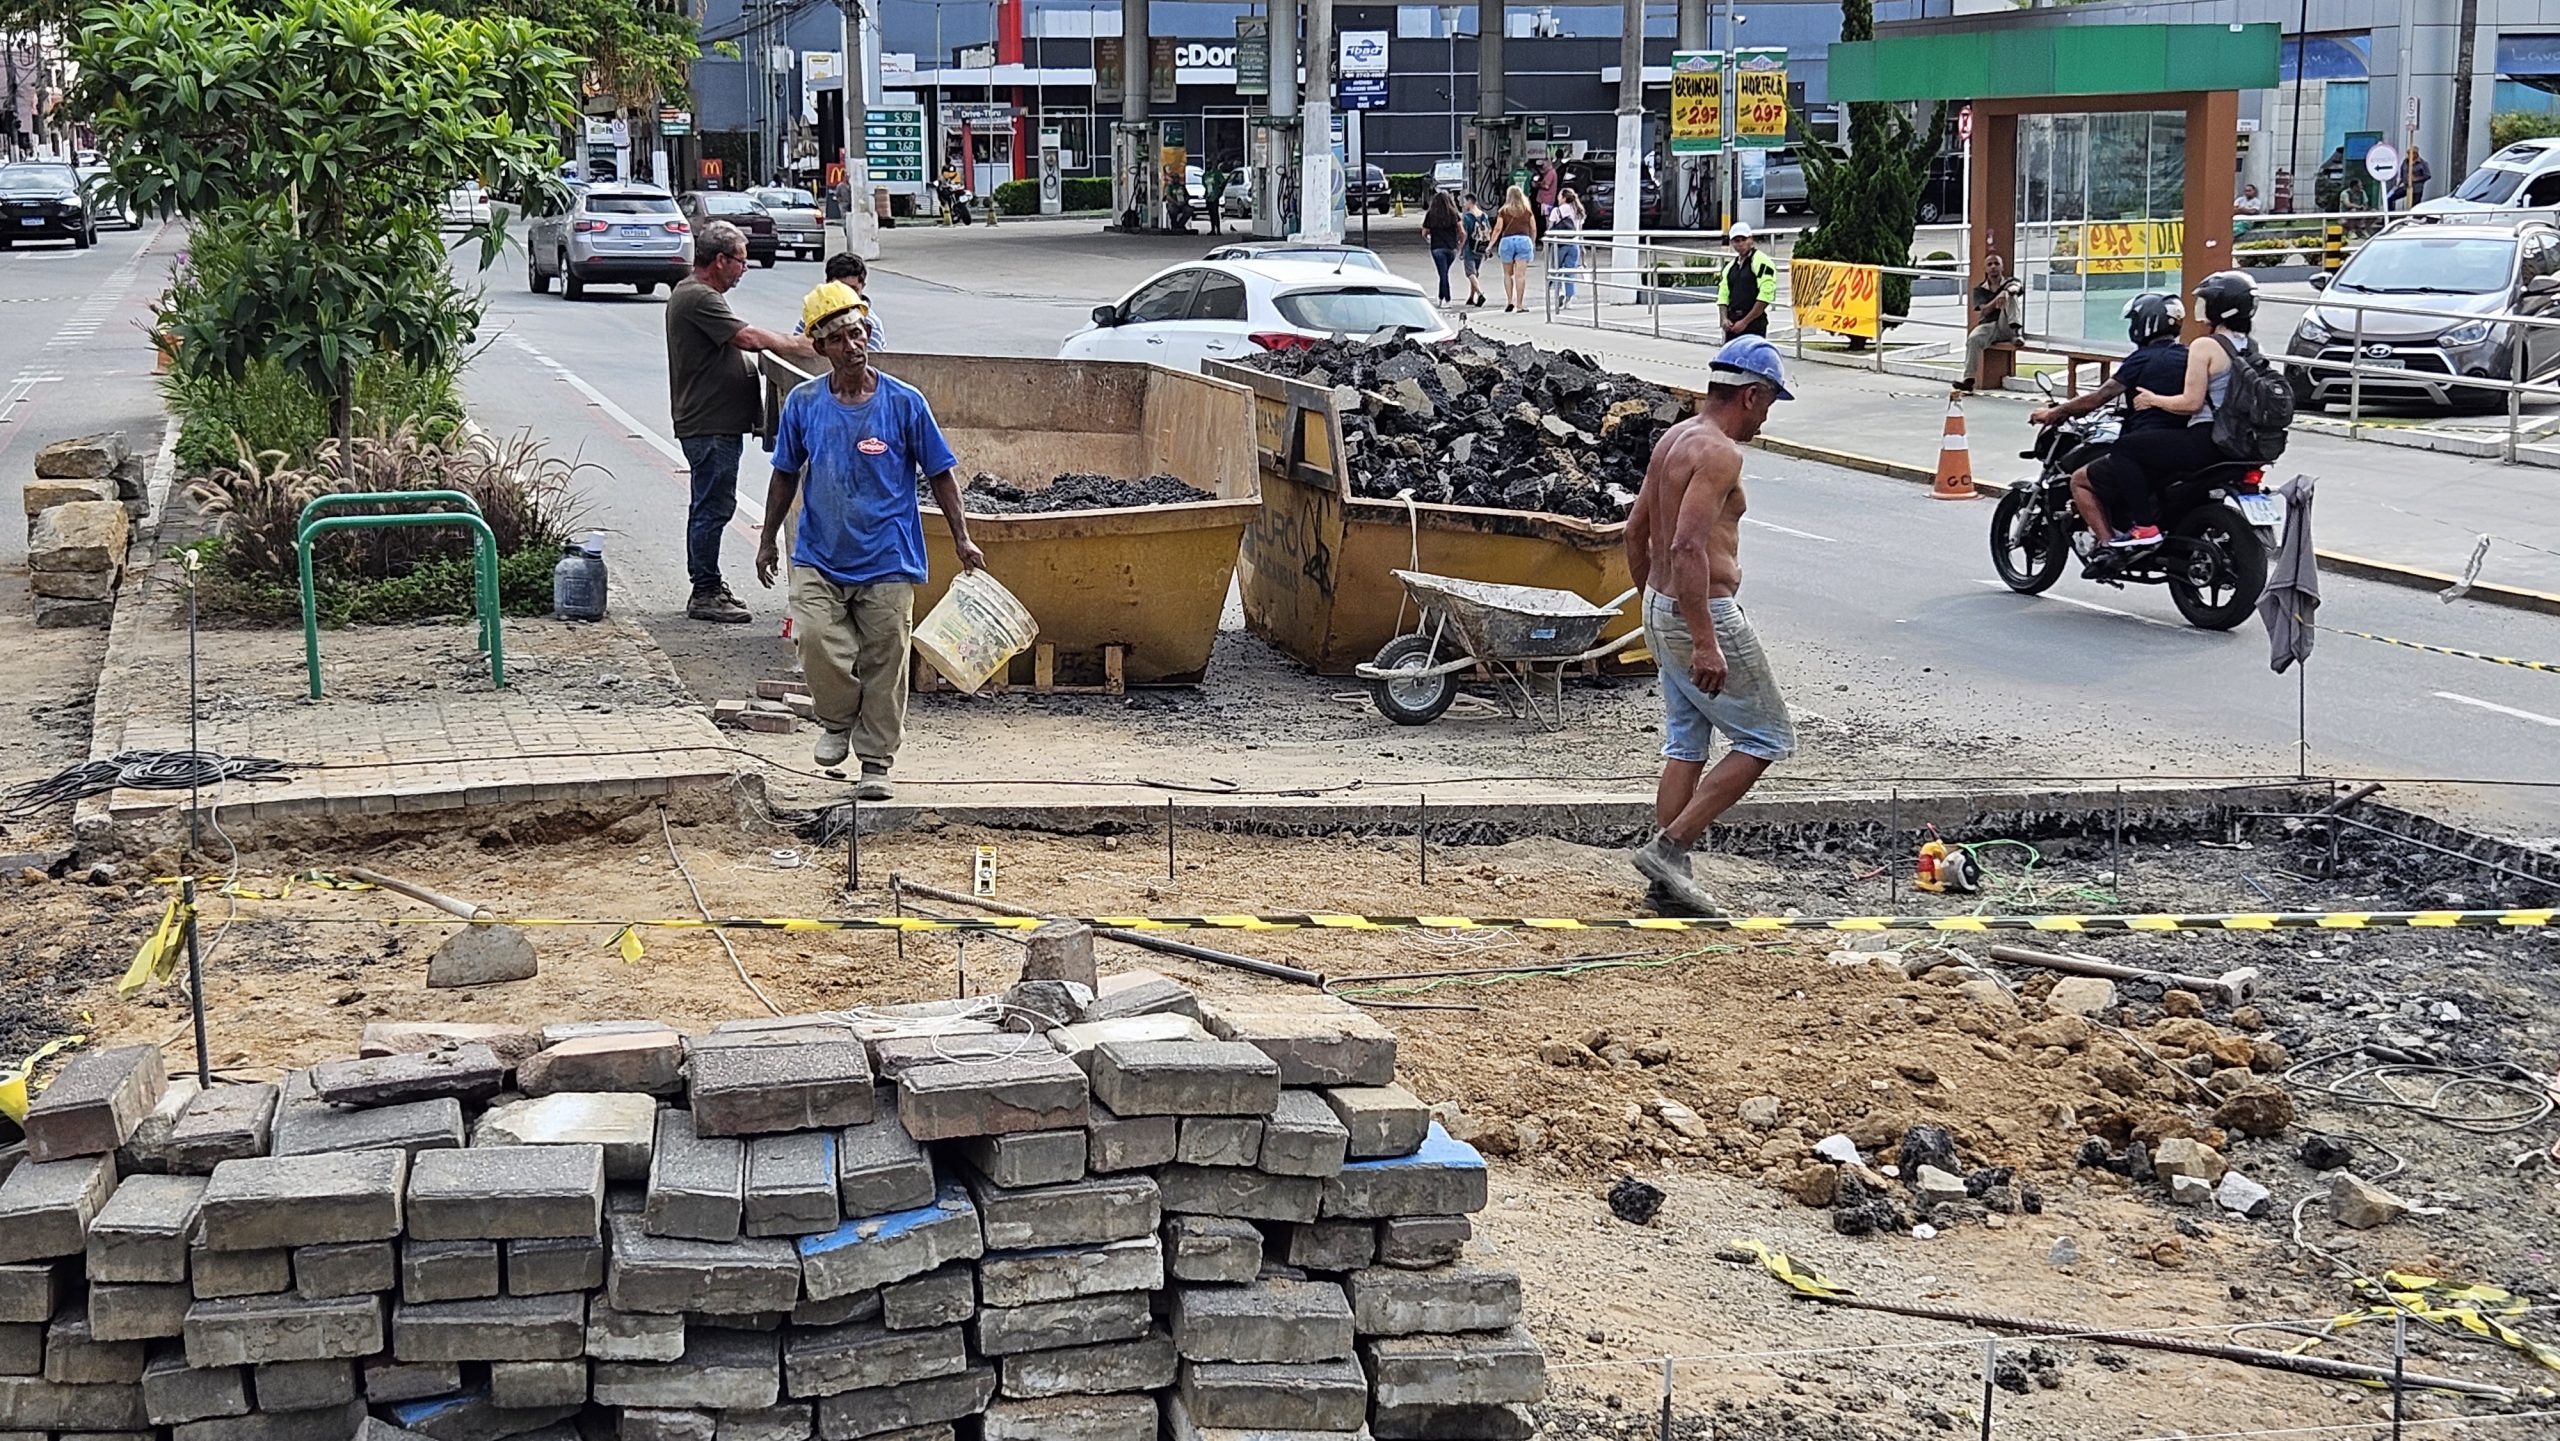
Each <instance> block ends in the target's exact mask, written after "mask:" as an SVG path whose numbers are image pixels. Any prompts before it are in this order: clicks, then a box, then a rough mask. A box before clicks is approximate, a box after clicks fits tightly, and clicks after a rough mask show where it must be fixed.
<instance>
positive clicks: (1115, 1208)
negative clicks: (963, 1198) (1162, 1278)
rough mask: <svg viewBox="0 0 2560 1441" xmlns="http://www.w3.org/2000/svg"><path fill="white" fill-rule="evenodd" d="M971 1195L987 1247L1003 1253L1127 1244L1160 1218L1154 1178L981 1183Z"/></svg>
mask: <svg viewBox="0 0 2560 1441" xmlns="http://www.w3.org/2000/svg"><path fill="white" fill-rule="evenodd" d="M970 1193H971V1194H972V1195H973V1196H975V1197H976V1198H977V1202H978V1209H979V1211H980V1212H981V1213H982V1214H983V1217H984V1221H985V1226H986V1241H987V1245H988V1246H990V1247H992V1248H994V1249H997V1250H1004V1251H1036V1250H1042V1249H1046V1248H1048V1247H1052V1246H1091V1245H1099V1244H1100V1243H1102V1242H1105V1241H1122V1240H1127V1239H1128V1238H1130V1237H1132V1236H1144V1235H1148V1234H1150V1233H1151V1232H1153V1231H1154V1230H1155V1228H1156V1222H1157V1221H1158V1220H1159V1219H1160V1218H1161V1208H1160V1204H1159V1201H1160V1198H1159V1193H1158V1189H1157V1186H1156V1182H1155V1179H1154V1178H1153V1177H1150V1176H1144V1175H1117V1176H1091V1177H1087V1178H1086V1179H1084V1180H1081V1181H1070V1182H1068V1183H1066V1184H1065V1185H1060V1186H1031V1187H1023V1188H1019V1189H1017V1188H1013V1187H1007V1186H997V1185H991V1184H989V1183H987V1182H984V1181H981V1182H978V1183H977V1184H975V1185H973V1186H971V1187H970Z"/></svg>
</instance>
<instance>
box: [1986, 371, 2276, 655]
mask: <svg viewBox="0 0 2560 1441" xmlns="http://www.w3.org/2000/svg"><path fill="white" fill-rule="evenodd" d="M2048 393H2050V387H2048ZM2123 419H2124V417H2123V411H2122V409H2121V407H2117V406H2110V407H2107V408H2104V409H2100V410H2094V411H2091V412H2090V413H2088V414H2087V415H2082V416H2076V417H2073V418H2071V419H2067V420H2062V421H2058V422H2056V423H2054V424H2052V425H2049V426H2046V427H2044V428H2043V429H2041V430H2040V431H2038V432H2037V434H2036V442H2035V445H2034V447H2033V448H2032V449H2029V450H2022V451H2020V452H2018V454H2019V456H2020V458H2021V459H2026V460H2033V461H2037V462H2040V465H2039V468H2038V470H2037V473H2036V476H2035V478H2034V479H2033V480H2029V481H2025V482H2022V483H2020V484H2018V485H2015V486H2012V487H2010V489H2009V492H2008V494H2006V495H2003V496H2002V497H2000V503H1999V505H1998V506H1996V507H1994V508H1993V510H1992V512H1991V565H1992V568H1993V569H1994V570H1996V571H1998V572H1999V573H2000V580H2001V582H2002V583H2003V584H2005V585H2007V586H2008V587H2009V589H2011V590H2014V591H2016V592H2018V593H2019V594H2020V595H2037V594H2040V593H2042V592H2043V591H2045V590H2047V589H2049V588H2051V587H2052V585H2053V583H2054V582H2055V581H2057V580H2060V579H2061V578H2062V572H2063V568H2064V567H2065V566H2067V565H2069V564H2070V562H2071V560H2072V559H2073V557H2074V556H2075V555H2077V556H2078V557H2079V558H2081V559H2083V560H2086V559H2088V558H2089V557H2090V556H2091V555H2093V554H2095V553H2096V549H2097V541H2096V538H2095V537H2093V536H2091V535H2090V534H2089V527H2088V524H2087V522H2085V521H2083V520H2082V519H2081V518H2080V512H2079V510H2078V509H2077V508H2076V507H2075V506H2073V505H2072V503H2071V475H2072V472H2074V471H2076V470H2079V469H2080V468H2081V467H2082V466H2085V465H2087V464H2089V462H2091V461H2093V460H2095V459H2097V458H2098V457H2099V456H2102V455H2105V454H2106V453H2107V452H2108V451H2109V450H2111V449H2113V448H2114V446H2115V443H2116V438H2117V436H2118V434H2119V433H2120V432H2121V428H2122V425H2123ZM2265 476H2266V472H2265V467H2264V466H2263V465H2261V464H2260V463H2259V462H2257V461H2246V460H2226V461H2221V462H2218V463H2216V464H2213V465H2209V466H2206V467H2205V468H2204V469H2203V470H2201V471H2198V472H2196V473H2195V474H2193V475H2186V476H2181V477H2179V478H2178V479H2177V480H2176V481H2174V482H2172V483H2171V484H2170V485H2169V486H2168V488H2167V489H2166V491H2165V492H2164V493H2163V494H2162V496H2161V499H2160V513H2161V515H2162V516H2163V517H2164V518H2165V519H2166V520H2167V521H2168V524H2166V525H2164V526H2163V527H2162V528H2161V529H2162V534H2161V538H2160V543H2159V544H2158V545H2156V546H2148V547H2144V548H2142V549H2138V550H2113V551H2109V552H2108V553H2107V554H2108V556H2109V557H2111V558H2112V559H2113V561H2114V563H2113V565H2112V566H2111V567H2109V568H2107V569H2103V570H2100V571H2098V572H2097V573H2094V574H2092V575H2091V576H2090V577H2089V578H2090V579H2092V580H2095V581H2099V582H2101V583H2102V584H2106V585H2113V586H2119V587H2120V586H2124V585H2127V584H2132V585H2165V586H2167V587H2168V588H2169V598H2170V599H2171V600H2172V601H2174V602H2176V603H2177V607H2178V613H2179V614H2180V615H2183V616H2185V617H2186V618H2187V623H2188V624H2189V625H2192V626H2195V627H2197V628H2199V629H2202V630H2229V629H2231V628H2232V627H2233V626H2236V625H2238V624H2240V622H2242V621H2244V620H2246V619H2248V618H2249V615H2250V613H2251V612H2252V611H2254V610H2256V609H2257V606H2258V597H2259V595H2260V593H2261V592H2263V591H2264V590H2265V589H2266V586H2267V564H2268V561H2269V559H2270V557H2272V556H2273V555H2274V553H2275V550H2276V548H2277V546H2278V545H2280V544H2281V543H2282V541H2283V539H2284V527H2285V498H2284V497H2283V496H2282V495H2280V494H2277V493H2276V492H2274V491H2272V490H2268V489H2265V488H2263V487H2264V483H2265ZM2102 564H2103V562H2102Z"/></svg>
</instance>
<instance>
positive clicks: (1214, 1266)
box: [1164, 1216, 1262, 1284]
mask: <svg viewBox="0 0 2560 1441" xmlns="http://www.w3.org/2000/svg"><path fill="white" fill-rule="evenodd" d="M1164 1251H1165V1269H1166V1270H1167V1271H1169V1272H1170V1273H1171V1274H1172V1276H1173V1279H1175V1280H1177V1281H1210V1282H1217V1283H1221V1284H1235V1283H1240V1282H1244V1281H1250V1280H1252V1279H1253V1278H1254V1277H1256V1276H1259V1275H1261V1274H1262V1228H1261V1227H1259V1226H1256V1225H1255V1224H1253V1223H1252V1222H1251V1221H1243V1220H1236V1219H1233V1218H1230V1217H1226V1216H1167V1217H1165V1219H1164Z"/></svg>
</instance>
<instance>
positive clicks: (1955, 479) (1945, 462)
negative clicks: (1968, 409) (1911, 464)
mask: <svg viewBox="0 0 2560 1441" xmlns="http://www.w3.org/2000/svg"><path fill="white" fill-rule="evenodd" d="M1973 497H1974V489H1973V447H1972V446H1971V445H1970V444H1968V443H1967V442H1966V440H1965V438H1964V406H1963V404H1962V397H1961V396H1959V395H1957V394H1956V393H1955V392H1953V391H1950V392H1948V394H1947V429H1946V434H1945V435H1944V436H1943V437H1941V438H1940V439H1939V441H1938V473H1937V474H1936V475H1935V476H1932V477H1931V478H1930V481H1929V498H1930V499H1932V500H1971V499H1973Z"/></svg>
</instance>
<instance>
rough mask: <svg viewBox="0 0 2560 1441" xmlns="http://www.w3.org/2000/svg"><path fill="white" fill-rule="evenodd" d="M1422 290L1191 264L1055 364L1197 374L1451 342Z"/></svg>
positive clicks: (1333, 268) (1367, 273)
mask: <svg viewBox="0 0 2560 1441" xmlns="http://www.w3.org/2000/svg"><path fill="white" fill-rule="evenodd" d="M1456 334H1457V331H1456V330H1454V329H1452V328H1451V327H1450V325H1449V322H1448V321H1446V320H1444V319H1442V318H1441V315H1440V312H1439V311H1438V310H1437V309H1436V308H1434V307H1433V305H1432V304H1431V300H1430V298H1429V297H1428V296H1426V295H1424V294H1423V293H1422V287H1421V286H1419V285H1416V284H1414V283H1413V282H1412V281H1410V280H1407V279H1405V278H1404V277H1402V276H1399V275H1383V274H1380V273H1378V272H1377V271H1373V270H1361V269H1350V268H1345V267H1342V266H1338V265H1311V264H1308V263H1307V262H1305V261H1299V260H1196V261H1193V262H1191V263H1189V264H1187V265H1177V266H1175V267H1173V268H1172V269H1170V270H1166V271H1162V272H1160V273H1158V274H1156V275H1154V276H1151V277H1149V278H1148V279H1147V281H1146V282H1145V283H1144V284H1141V285H1140V286H1139V287H1138V288H1137V289H1135V290H1132V291H1130V292H1129V293H1128V294H1127V295H1126V296H1124V297H1122V298H1121V300H1120V301H1119V302H1118V303H1116V304H1112V305H1101V306H1096V307H1095V308H1094V312H1093V324H1091V325H1089V326H1086V327H1085V328H1084V329H1082V330H1079V331H1077V332H1076V333H1075V334H1073V335H1070V336H1068V337H1067V342H1066V344H1065V345H1063V346H1061V347H1059V350H1058V357H1059V358H1060V359H1061V360H1134V361H1141V362H1144V363H1147V364H1151V365H1170V366H1172V367H1173V368H1174V369H1176V370H1197V369H1199V368H1200V364H1201V362H1203V361H1207V360H1241V359H1243V358H1245V357H1247V356H1251V355H1257V354H1260V353H1261V352H1263V351H1267V350H1288V349H1293V348H1297V347H1302V346H1310V345H1313V344H1315V343H1316V342H1317V341H1320V340H1333V339H1339V338H1349V339H1369V338H1376V339H1381V340H1383V339H1391V338H1395V337H1398V336H1405V335H1410V336H1412V337H1413V338H1414V339H1416V340H1420V341H1425V342H1429V341H1439V340H1447V339H1450V338H1451V337H1453V336H1455V335H1456Z"/></svg>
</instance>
